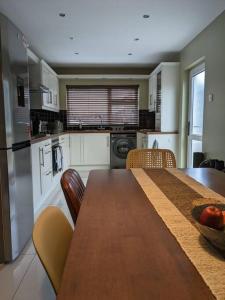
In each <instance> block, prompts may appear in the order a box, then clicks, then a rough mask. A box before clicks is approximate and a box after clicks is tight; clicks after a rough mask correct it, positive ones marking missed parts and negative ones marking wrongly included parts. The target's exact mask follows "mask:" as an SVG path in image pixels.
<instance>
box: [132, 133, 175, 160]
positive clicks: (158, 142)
mask: <svg viewBox="0 0 225 300" xmlns="http://www.w3.org/2000/svg"><path fill="white" fill-rule="evenodd" d="M178 136H179V135H178V134H177V133H166V134H144V133H139V132H138V134H137V148H139V149H144V148H149V149H152V148H159V149H169V150H171V151H172V152H173V153H174V155H175V157H176V160H177V159H178V157H177V154H178Z"/></svg>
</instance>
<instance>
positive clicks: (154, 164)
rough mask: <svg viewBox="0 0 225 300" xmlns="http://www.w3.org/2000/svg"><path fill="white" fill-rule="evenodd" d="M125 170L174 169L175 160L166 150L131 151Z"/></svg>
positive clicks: (171, 153)
mask: <svg viewBox="0 0 225 300" xmlns="http://www.w3.org/2000/svg"><path fill="white" fill-rule="evenodd" d="M126 168H127V169H130V168H146V169H150V168H176V159H175V156H174V154H173V152H172V151H170V150H168V149H133V150H130V151H129V153H128V156H127V160H126Z"/></svg>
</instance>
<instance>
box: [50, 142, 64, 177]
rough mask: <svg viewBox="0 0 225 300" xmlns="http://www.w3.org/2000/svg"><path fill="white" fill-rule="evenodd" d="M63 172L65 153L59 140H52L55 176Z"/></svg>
mask: <svg viewBox="0 0 225 300" xmlns="http://www.w3.org/2000/svg"><path fill="white" fill-rule="evenodd" d="M62 170H63V151H62V146H61V145H60V143H59V138H58V137H57V138H55V139H53V140H52V171H53V176H55V175H56V174H58V173H59V172H61V171H62Z"/></svg>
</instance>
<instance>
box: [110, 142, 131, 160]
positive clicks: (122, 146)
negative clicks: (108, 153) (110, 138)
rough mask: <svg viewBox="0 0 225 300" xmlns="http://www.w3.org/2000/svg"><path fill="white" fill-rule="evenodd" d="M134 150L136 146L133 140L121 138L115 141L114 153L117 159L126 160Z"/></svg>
mask: <svg viewBox="0 0 225 300" xmlns="http://www.w3.org/2000/svg"><path fill="white" fill-rule="evenodd" d="M134 148H135V145H134V143H133V141H132V140H130V139H126V138H121V139H118V140H116V141H115V143H114V145H113V152H114V154H115V155H116V156H117V157H119V158H122V159H126V158H127V154H128V152H129V151H130V150H131V149H134Z"/></svg>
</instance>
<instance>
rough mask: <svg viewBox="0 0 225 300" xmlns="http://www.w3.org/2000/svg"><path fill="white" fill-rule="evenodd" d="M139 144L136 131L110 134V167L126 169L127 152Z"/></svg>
mask: <svg viewBox="0 0 225 300" xmlns="http://www.w3.org/2000/svg"><path fill="white" fill-rule="evenodd" d="M136 145H137V136H136V132H126V133H124V132H118V133H111V135H110V167H111V169H124V168H125V167H126V158H127V154H128V152H129V151H130V150H131V149H135V148H136Z"/></svg>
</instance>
